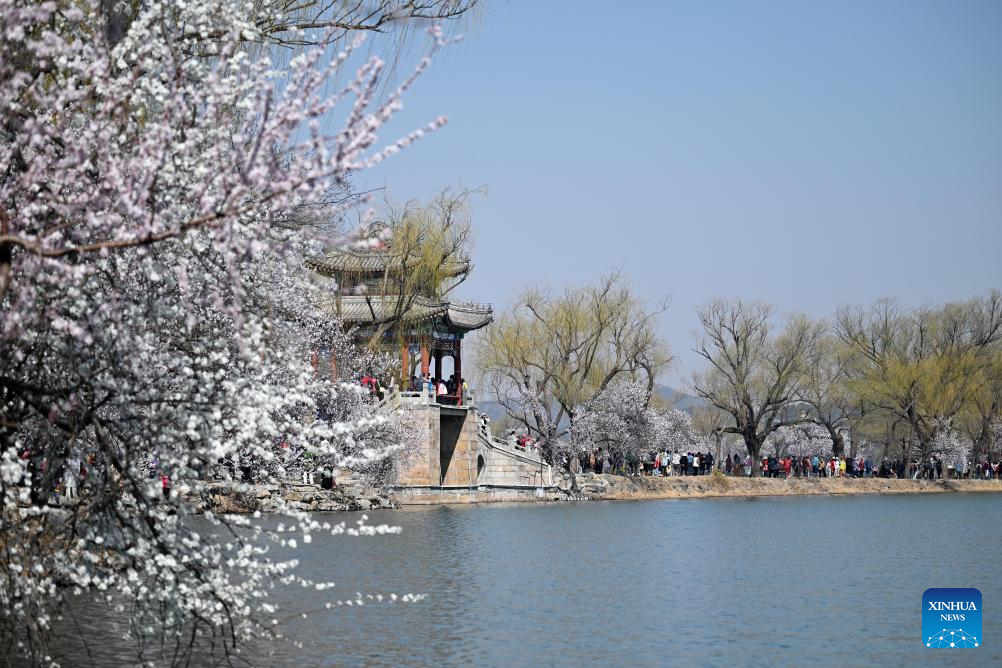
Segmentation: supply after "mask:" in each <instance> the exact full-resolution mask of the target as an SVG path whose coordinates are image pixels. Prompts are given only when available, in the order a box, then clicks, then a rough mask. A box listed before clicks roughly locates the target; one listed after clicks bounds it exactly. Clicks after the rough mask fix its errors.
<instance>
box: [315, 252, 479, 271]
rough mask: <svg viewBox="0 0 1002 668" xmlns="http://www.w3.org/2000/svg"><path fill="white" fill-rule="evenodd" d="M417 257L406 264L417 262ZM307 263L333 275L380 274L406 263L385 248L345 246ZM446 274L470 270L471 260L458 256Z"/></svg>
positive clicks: (317, 269) (316, 269)
mask: <svg viewBox="0 0 1002 668" xmlns="http://www.w3.org/2000/svg"><path fill="white" fill-rule="evenodd" d="M416 262H417V259H414V260H413V261H410V260H409V261H408V262H406V264H412V263H416ZM307 264H308V265H309V266H310V267H311V268H312V269H313V270H314V271H317V272H319V273H321V274H324V275H327V276H332V275H337V274H380V273H382V272H384V271H385V270H386V267H387V266H389V265H397V266H399V265H400V264H405V263H404V262H403V261H402V258H401V257H400V256H399V255H394V254H393V253H392V252H391V251H387V250H383V249H355V248H345V249H341V250H337V251H334V252H332V253H328V254H327V255H324V256H322V257H317V258H313V259H311V260H309V261H308V262H307ZM446 269H447V271H446V274H447V275H449V276H459V275H461V274H464V273H466V272H468V271H469V270H470V260H469V258H466V257H458V258H455V259H454V260H452V261H451V262H450V263H449V265H448V266H447V267H446Z"/></svg>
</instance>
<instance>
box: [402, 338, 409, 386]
mask: <svg viewBox="0 0 1002 668" xmlns="http://www.w3.org/2000/svg"><path fill="white" fill-rule="evenodd" d="M409 352H410V351H409V350H408V348H407V339H404V342H403V343H402V344H401V345H400V389H401V390H407V389H410V387H409V384H410V383H409V381H410V379H409V378H408V377H407V376H408V374H409V372H410V359H408V353H409Z"/></svg>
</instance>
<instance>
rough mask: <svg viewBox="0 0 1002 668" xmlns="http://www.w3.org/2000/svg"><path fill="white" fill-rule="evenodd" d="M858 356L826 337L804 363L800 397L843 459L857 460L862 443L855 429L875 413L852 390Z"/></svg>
mask: <svg viewBox="0 0 1002 668" xmlns="http://www.w3.org/2000/svg"><path fill="white" fill-rule="evenodd" d="M856 355H857V353H856V352H855V351H854V350H853V349H852V348H850V347H848V346H846V345H845V344H843V343H842V342H841V341H840V340H839V339H838V337H836V336H834V335H832V334H830V333H826V334H825V335H824V336H822V337H821V338H819V339H818V342H817V345H815V346H813V347H812V348H811V350H809V351H808V354H807V356H806V358H805V363H804V378H803V380H802V383H801V389H800V397H801V399H802V400H803V403H804V405H805V406H806V407H808V408H809V411H810V418H811V420H812V421H813V422H814V423H815V424H816V425H818V426H819V427H822V428H823V429H824V430H825V431H826V432H827V433H828V438H830V439H831V442H832V446H831V450H832V453H833V454H835V455H837V456H839V457H841V456H843V455H845V454H848V455H849V456H850V457H853V456H855V454H856V446H857V445H858V444H859V443H858V440H857V439H856V438H855V435H854V433H853V427H854V426H855V425H856V424H858V422H859V421H860V420H861V419H862V418H864V417H865V416H866V414H867V412H868V411H869V410H871V407H870V405H869V404H868V403H867V402H865V401H863V400H862V399H861V398H860V397H859V396H858V394H857V393H856V392H854V391H853V388H852V386H851V382H850V381H851V378H852V375H851V372H852V368H853V366H854V364H855V362H856ZM847 440H848V442H847ZM846 445H848V446H849V448H848V453H847V452H846Z"/></svg>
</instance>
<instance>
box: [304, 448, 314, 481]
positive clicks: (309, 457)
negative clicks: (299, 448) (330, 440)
mask: <svg viewBox="0 0 1002 668" xmlns="http://www.w3.org/2000/svg"><path fill="white" fill-rule="evenodd" d="M313 467H314V461H313V453H312V452H310V451H309V450H307V451H306V452H304V453H303V484H304V485H312V484H313Z"/></svg>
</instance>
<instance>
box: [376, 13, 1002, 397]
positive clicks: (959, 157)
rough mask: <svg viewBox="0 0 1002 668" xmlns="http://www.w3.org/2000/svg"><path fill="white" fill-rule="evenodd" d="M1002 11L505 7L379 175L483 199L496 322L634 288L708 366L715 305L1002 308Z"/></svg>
mask: <svg viewBox="0 0 1002 668" xmlns="http://www.w3.org/2000/svg"><path fill="white" fill-rule="evenodd" d="M1000 35H1002V2H975V1H965V0H958V1H954V2H947V1H945V0H944V1H936V2H929V1H923V0H911V1H908V2H905V1H900V2H899V1H884V2H861V1H855V0H848V1H839V2H825V3H822V2H803V1H801V2H769V1H759V2H754V3H750V2H713V1H706V0H702V1H698V2H648V3H642V2H638V3H625V4H620V3H610V2H607V1H606V2H573V3H572V2H515V1H511V2H505V1H503V0H488V2H487V5H486V7H485V8H484V9H483V11H482V15H481V16H480V17H479V18H478V20H477V21H476V23H475V25H474V26H472V27H471V28H470V29H468V30H467V31H466V38H465V40H464V41H463V42H462V43H461V44H459V45H455V46H452V47H449V49H448V51H447V52H446V53H444V54H442V56H441V57H439V58H438V59H437V62H436V64H435V65H434V67H433V69H432V70H431V71H430V72H429V73H428V74H427V75H426V76H425V77H424V78H423V79H422V80H421V81H420V82H419V83H418V85H417V86H416V88H415V89H414V91H413V92H412V94H410V95H409V96H408V97H407V98H406V99H405V105H406V108H405V110H404V112H402V113H401V115H400V116H399V118H398V120H396V121H395V122H394V124H393V126H392V127H391V128H390V131H389V132H387V133H385V134H384V137H385V138H386V139H387V140H390V139H394V138H396V136H397V135H400V134H404V133H405V132H406V131H408V130H410V129H412V128H413V127H416V126H418V125H420V124H422V123H424V122H426V121H428V120H431V119H432V118H434V117H435V116H437V115H439V114H446V115H447V116H449V119H450V123H449V125H448V126H446V128H444V129H443V130H442V131H441V132H439V133H435V134H433V135H430V136H429V137H427V138H426V139H424V140H422V141H421V142H420V143H419V144H417V145H416V146H414V147H412V148H409V149H408V150H406V151H405V152H403V153H402V154H400V155H398V156H396V157H394V158H393V159H392V160H390V161H389V162H387V163H386V165H385V166H382V167H379V168H378V169H376V170H373V171H371V172H369V173H367V174H363V175H360V177H359V179H358V183H357V185H359V186H361V187H373V186H384V185H385V186H386V187H387V188H388V190H389V193H390V195H391V196H392V197H393V198H394V199H395V200H405V199H410V198H422V199H426V198H428V197H430V196H431V195H433V194H434V193H435V192H436V191H437V190H438V189H440V188H443V187H446V186H455V185H457V184H463V185H465V186H468V187H477V186H486V187H487V189H488V193H487V195H485V196H483V197H480V198H478V199H476V200H474V202H473V204H474V223H475V227H476V234H477V239H476V247H475V251H474V261H475V264H476V271H475V273H474V275H473V276H472V277H471V279H470V280H469V281H468V282H467V284H466V285H464V286H463V287H462V288H460V291H459V294H460V295H461V296H464V297H467V298H473V299H477V300H481V301H488V302H492V303H493V304H494V305H495V308H497V309H501V308H504V306H505V305H506V304H507V302H508V301H509V299H510V298H511V296H512V295H513V294H515V293H516V292H517V291H518V290H519V289H520V288H521V287H523V286H525V285H530V284H531V285H535V284H549V285H551V286H553V287H554V288H558V289H559V288H561V287H563V286H565V285H570V284H582V283H586V282H589V281H592V280H594V279H595V277H596V276H597V275H599V274H601V273H603V272H606V271H608V270H611V269H614V268H617V267H622V268H623V270H624V272H625V273H626V274H627V275H628V276H629V277H630V278H631V279H632V281H633V282H634V284H635V285H636V287H637V290H638V291H639V293H640V294H641V295H642V296H643V297H644V298H646V299H648V300H650V301H652V302H653V301H655V300H657V299H658V298H659V297H661V296H664V295H668V296H670V297H671V300H672V306H671V309H670V310H669V311H668V313H667V314H665V316H664V317H663V319H662V322H661V331H662V333H663V334H664V336H665V337H666V339H667V340H668V342H669V343H670V344H671V346H672V348H673V350H674V352H675V354H676V355H677V357H678V364H677V367H676V369H675V371H674V372H673V373H672V374H671V376H670V377H668V378H667V379H666V380H667V381H668V382H672V383H674V384H680V379H685V378H687V377H688V376H689V374H690V373H691V372H692V371H693V370H694V369H696V368H698V367H699V362H698V358H697V357H696V356H695V354H694V353H692V352H691V349H692V347H693V334H694V332H695V330H696V327H697V324H698V323H697V320H696V317H695V308H696V307H697V306H698V305H700V304H702V303H705V302H707V301H708V300H710V299H713V298H714V297H732V296H740V297H742V298H745V299H758V300H764V301H768V302H771V303H773V304H775V305H776V307H777V308H778V309H779V310H780V311H781V312H790V311H804V312H807V313H809V314H812V315H818V316H822V315H827V314H830V313H831V312H832V311H833V310H834V309H835V307H836V306H838V305H839V304H843V303H862V302H870V301H872V300H874V299H877V298H879V297H884V296H894V297H898V298H899V299H901V300H902V301H904V302H905V303H908V304H922V303H927V302H937V301H944V300H950V299H958V298H965V297H970V296H973V295H976V294H983V293H985V292H986V291H987V290H989V289H990V288H992V287H999V286H1002V268H1000V266H1002V265H1000V262H999V249H1000V248H1002V39H1000Z"/></svg>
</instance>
